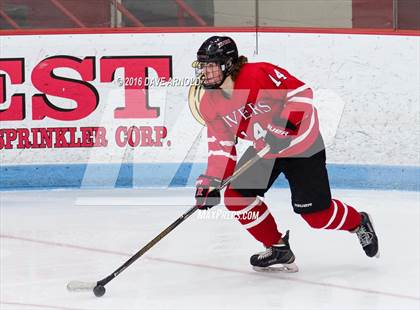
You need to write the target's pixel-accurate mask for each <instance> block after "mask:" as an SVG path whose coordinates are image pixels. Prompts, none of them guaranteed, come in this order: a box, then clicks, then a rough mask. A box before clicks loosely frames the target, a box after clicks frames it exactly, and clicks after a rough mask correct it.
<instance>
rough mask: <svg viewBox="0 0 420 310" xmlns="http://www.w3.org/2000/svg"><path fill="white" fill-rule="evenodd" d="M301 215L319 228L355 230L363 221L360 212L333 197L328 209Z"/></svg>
mask: <svg viewBox="0 0 420 310" xmlns="http://www.w3.org/2000/svg"><path fill="white" fill-rule="evenodd" d="M301 216H302V217H303V218H304V220H305V221H306V222H308V224H309V225H310V226H311V227H313V228H318V229H334V230H353V229H355V228H356V227H357V226H359V224H360V221H361V216H360V214H359V212H357V211H356V210H355V209H354V208H353V207H351V206H349V205H346V204H345V203H344V202H341V201H340V200H337V199H332V200H331V203H330V207H329V208H328V209H326V210H322V211H317V212H313V213H306V214H301Z"/></svg>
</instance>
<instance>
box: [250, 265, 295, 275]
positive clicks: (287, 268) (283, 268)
mask: <svg viewBox="0 0 420 310" xmlns="http://www.w3.org/2000/svg"><path fill="white" fill-rule="evenodd" d="M252 268H253V269H254V270H255V271H258V272H284V273H294V272H298V271H299V268H298V266H297V265H296V264H295V263H291V264H278V265H272V266H268V267H258V266H252Z"/></svg>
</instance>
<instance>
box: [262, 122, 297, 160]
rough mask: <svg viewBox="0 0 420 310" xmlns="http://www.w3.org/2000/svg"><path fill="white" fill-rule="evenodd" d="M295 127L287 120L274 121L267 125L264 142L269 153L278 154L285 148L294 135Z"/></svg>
mask: <svg viewBox="0 0 420 310" xmlns="http://www.w3.org/2000/svg"><path fill="white" fill-rule="evenodd" d="M295 130H296V126H295V125H293V124H292V122H290V121H289V120H287V119H283V118H278V119H274V120H273V121H272V122H271V123H270V124H268V125H267V134H266V136H265V138H264V141H265V142H266V143H267V144H268V145H269V146H270V153H278V152H280V151H282V150H284V149H285V148H287V147H288V146H289V145H290V143H291V142H292V136H293V135H296V132H295Z"/></svg>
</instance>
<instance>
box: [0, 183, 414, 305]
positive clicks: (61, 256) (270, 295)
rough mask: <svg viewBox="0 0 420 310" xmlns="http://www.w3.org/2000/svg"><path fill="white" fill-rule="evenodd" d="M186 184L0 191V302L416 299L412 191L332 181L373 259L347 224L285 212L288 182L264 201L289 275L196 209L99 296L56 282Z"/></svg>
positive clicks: (80, 276) (101, 254)
mask: <svg viewBox="0 0 420 310" xmlns="http://www.w3.org/2000/svg"><path fill="white" fill-rule="evenodd" d="M193 192H194V190H193V189H170V190H168V189H166V190H130V189H124V190H122V189H120V190H63V191H14V192H0V204H1V207H0V212H1V213H0V216H1V236H0V246H1V247H0V250H1V252H0V254H1V256H0V257H1V270H0V275H1V276H0V277H1V278H0V302H1V303H0V309H2V310H14V309H22V310H27V309H35V310H36V309H46V310H47V309H121V310H122V309H419V307H420V297H419V288H420V285H419V280H420V279H419V262H420V256H419V247H420V245H419V244H420V242H419V238H420V237H419V235H420V234H419V227H420V217H419V214H420V197H419V193H418V192H397V191H355V190H335V191H334V196H335V197H337V198H341V199H343V200H344V201H345V202H346V203H348V204H350V205H353V206H354V207H356V208H357V209H359V210H365V211H368V212H370V213H371V215H372V217H373V220H374V223H375V226H376V229H377V232H378V234H379V238H380V239H379V240H380V251H381V257H380V259H371V258H368V257H366V256H365V254H364V252H363V251H362V249H361V247H360V245H359V244H358V240H357V237H356V236H355V235H353V234H349V233H347V232H336V231H316V230H313V229H311V228H310V227H308V226H307V224H306V223H305V222H304V221H303V220H302V219H301V218H300V217H299V216H298V215H296V214H294V213H293V211H292V208H291V206H290V193H289V190H286V189H273V190H271V191H270V192H269V194H268V195H267V197H266V198H265V200H266V202H267V203H268V205H269V206H270V209H271V211H272V213H273V214H274V216H275V218H276V220H277V223H278V226H279V228H280V230H281V231H283V232H285V230H286V229H290V230H291V237H290V238H291V240H290V242H291V245H292V248H293V250H294V252H295V254H296V256H297V261H296V262H297V264H298V266H299V268H300V271H299V272H298V273H296V274H287V275H285V274H267V273H257V272H255V271H252V269H251V268H250V265H249V257H250V255H251V254H253V253H255V252H256V251H261V250H262V247H261V245H260V244H259V243H257V242H256V241H254V240H253V238H252V237H251V236H250V235H248V233H247V232H246V231H244V229H243V228H242V227H241V225H240V224H238V223H237V222H236V221H235V220H233V219H225V218H222V217H219V218H218V219H200V218H199V217H198V214H197V213H196V214H194V215H192V217H191V218H189V219H187V220H186V221H185V222H184V223H182V224H181V225H180V226H179V227H178V228H176V229H175V230H174V231H173V232H172V233H170V234H169V235H168V236H167V237H166V238H165V239H163V240H162V241H161V242H159V243H158V244H157V245H156V246H155V247H153V248H152V249H151V250H150V251H149V252H147V253H146V255H145V256H144V257H142V258H140V259H139V260H138V261H137V262H135V263H134V264H133V265H132V266H130V267H129V268H128V269H127V270H125V271H124V272H123V273H122V274H121V275H119V276H118V277H117V278H116V279H114V280H113V281H112V282H110V283H109V284H108V285H107V286H106V289H107V293H106V294H105V296H104V297H102V298H96V297H95V296H94V295H93V294H92V293H69V292H68V291H67V290H66V284H67V283H68V282H69V281H71V280H81V281H97V280H100V279H102V278H103V277H105V276H107V275H108V274H110V273H111V272H113V271H114V270H115V269H116V268H117V267H119V266H120V265H121V264H122V263H123V262H124V261H125V260H126V259H128V258H129V257H130V255H131V254H133V253H135V252H136V251H138V250H139V249H140V248H141V247H143V246H144V245H145V244H146V243H147V242H148V241H150V240H151V239H152V238H153V237H155V236H156V235H157V234H158V233H159V232H160V231H161V230H163V229H164V228H165V227H166V226H168V225H169V224H170V223H171V222H173V221H174V220H175V219H177V218H178V217H179V216H180V215H181V214H182V213H184V212H185V211H186V210H188V209H189V208H190V205H191V203H193V200H192V196H193ZM216 208H217V209H216ZM216 208H214V209H213V210H220V211H221V210H224V207H223V206H219V207H216ZM213 212H216V211H213ZM214 214H215V213H213V215H214Z"/></svg>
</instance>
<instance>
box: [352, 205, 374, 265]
mask: <svg viewBox="0 0 420 310" xmlns="http://www.w3.org/2000/svg"><path fill="white" fill-rule="evenodd" d="M360 215H361V216H362V222H361V223H360V225H359V227H357V228H356V229H355V230H353V231H352V232H353V233H356V234H357V237H358V238H359V241H360V244H361V245H362V247H363V250H364V251H365V253H366V255H367V256H369V257H374V256H375V257H377V258H378V257H379V250H378V237H377V236H376V233H375V229H374V227H373V224H372V219H371V218H370V216H369V214H367V213H366V212H360Z"/></svg>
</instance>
